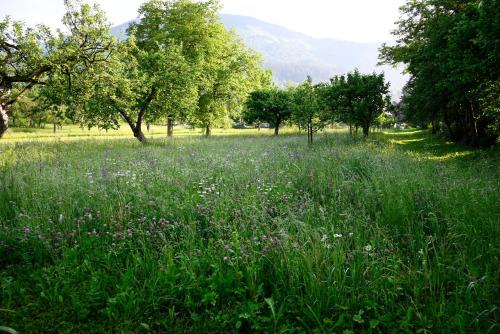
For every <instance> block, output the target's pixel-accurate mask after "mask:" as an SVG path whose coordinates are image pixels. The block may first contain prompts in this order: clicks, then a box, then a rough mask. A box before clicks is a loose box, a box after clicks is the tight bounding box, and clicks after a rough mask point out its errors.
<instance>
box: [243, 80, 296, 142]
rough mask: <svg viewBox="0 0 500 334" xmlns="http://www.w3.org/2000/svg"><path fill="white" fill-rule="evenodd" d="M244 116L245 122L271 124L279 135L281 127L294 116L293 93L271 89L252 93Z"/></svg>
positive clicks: (258, 124)
mask: <svg viewBox="0 0 500 334" xmlns="http://www.w3.org/2000/svg"><path fill="white" fill-rule="evenodd" d="M245 107H246V108H245V112H244V114H243V117H244V120H245V122H247V123H249V124H256V125H257V126H260V124H261V123H269V124H270V125H272V126H273V127H274V134H275V135H278V133H279V129H280V126H281V125H282V124H283V122H286V121H287V120H289V119H290V117H291V116H292V107H293V92H292V91H291V90H290V89H288V90H285V89H277V88H271V89H267V90H257V91H253V92H252V93H250V95H249V96H248V99H247V101H246V104H245Z"/></svg>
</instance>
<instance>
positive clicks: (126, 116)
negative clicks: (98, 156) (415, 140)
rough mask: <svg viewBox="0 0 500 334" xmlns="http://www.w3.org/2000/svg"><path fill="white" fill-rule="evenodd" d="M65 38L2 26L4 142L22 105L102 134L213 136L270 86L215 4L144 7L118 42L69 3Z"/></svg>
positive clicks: (101, 19)
mask: <svg viewBox="0 0 500 334" xmlns="http://www.w3.org/2000/svg"><path fill="white" fill-rule="evenodd" d="M65 5H66V7H67V13H66V14H65V16H64V18H63V23H64V25H65V26H66V28H67V32H65V33H63V32H60V31H58V32H57V34H55V35H54V34H52V33H51V31H50V30H49V29H48V28H46V27H43V26H38V27H37V28H30V29H26V28H25V27H24V26H23V25H22V24H21V23H20V22H12V21H11V20H10V19H9V18H8V17H7V18H6V19H4V20H3V21H1V22H0V113H1V117H0V137H1V136H2V135H3V133H4V132H5V131H6V130H7V128H8V124H9V122H8V115H9V113H10V109H11V107H12V105H13V104H14V103H16V102H18V101H19V100H20V99H21V98H22V97H23V96H25V95H27V94H28V97H29V98H30V99H31V100H32V101H35V102H36V104H37V106H38V109H44V110H55V111H54V113H57V112H59V113H60V112H62V111H64V112H65V117H68V118H69V119H71V120H72V121H74V122H78V123H80V124H83V125H86V126H88V127H99V128H102V129H110V128H116V127H118V126H119V124H120V123H122V122H126V123H127V124H128V125H129V126H130V128H131V130H132V132H133V134H134V136H135V137H136V138H137V139H138V140H140V141H145V136H144V133H143V130H142V127H143V124H144V123H153V122H158V121H166V122H167V123H168V124H169V134H170V135H172V132H173V123H174V121H186V122H189V123H191V124H192V125H194V126H198V127H203V128H204V129H205V131H206V134H207V135H209V134H210V132H211V129H212V127H214V126H216V125H219V123H221V122H224V121H226V120H228V119H229V118H230V117H231V116H232V115H235V114H237V113H240V112H241V108H242V107H243V101H244V100H245V98H246V96H247V94H248V93H249V92H250V91H252V90H254V89H258V88H260V87H263V86H266V85H269V84H270V81H271V74H270V73H268V72H266V71H264V70H262V67H261V59H260V57H259V55H258V54H256V53H255V52H254V51H252V50H251V49H249V48H247V47H246V46H245V45H244V43H243V42H242V41H241V40H240V39H239V38H238V37H237V36H236V34H234V33H233V32H232V31H228V30H226V29H225V28H224V26H223V25H222V23H221V22H220V20H219V16H218V12H219V10H220V4H219V2H218V1H216V0H209V1H191V0H175V1H170V0H150V1H147V2H145V3H144V4H143V5H142V6H141V7H140V9H139V18H140V20H139V21H138V22H137V23H135V24H133V25H131V27H130V28H129V29H128V31H127V37H126V38H125V39H124V40H118V39H116V38H115V37H113V36H112V34H111V30H110V25H109V24H108V23H107V21H106V18H105V15H104V13H103V12H102V11H101V10H100V8H99V7H98V6H96V5H94V6H90V5H88V4H81V3H79V2H78V1H77V0H66V1H65Z"/></svg>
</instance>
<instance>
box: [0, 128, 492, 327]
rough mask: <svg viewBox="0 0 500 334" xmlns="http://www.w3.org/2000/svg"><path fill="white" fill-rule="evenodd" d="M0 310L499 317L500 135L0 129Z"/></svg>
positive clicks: (161, 319)
mask: <svg viewBox="0 0 500 334" xmlns="http://www.w3.org/2000/svg"><path fill="white" fill-rule="evenodd" d="M0 166H1V167H0V224H1V230H0V287H1V290H0V325H4V326H8V327H11V328H14V329H16V330H18V331H20V332H27V333H28V332H30V333H31V332H101V333H102V332H147V331H150V332H179V333H183V332H186V333H191V332H214V333H220V332H276V333H294V332H299V333H301V332H303V333H314V332H318V333H323V332H325V333H330V332H340V333H342V332H344V333H351V332H366V333H387V332H395V333H400V332H409V333H414V332H423V333H439V332H442V333H461V332H488V331H489V332H496V331H498V329H499V328H498V315H499V313H498V309H497V307H498V306H497V305H498V300H499V297H500V294H499V290H498V283H499V279H500V269H499V268H500V267H499V265H498V264H499V254H500V252H499V246H500V243H499V232H500V225H499V222H500V207H499V205H498V203H500V193H499V184H498V183H499V180H500V178H499V171H500V168H499V163H498V151H497V150H496V149H495V150H490V151H469V150H467V149H465V148H461V147H459V146H456V145H450V144H447V143H444V142H441V141H439V140H437V139H432V138H430V137H428V136H427V134H426V133H424V132H398V133H387V134H377V135H376V136H375V139H373V140H371V141H365V140H361V139H356V138H350V137H349V136H348V135H346V134H341V133H337V134H329V135H324V136H321V137H320V138H319V140H318V141H317V142H316V143H315V144H314V145H313V146H312V147H308V146H307V143H306V140H305V138H304V137H302V136H296V135H289V136H281V137H276V138H274V137H266V136H264V137H249V136H244V137H237V138H236V137H217V138H212V139H201V138H195V137H186V138H182V139H173V140H163V139H162V140H154V141H152V142H151V143H149V144H148V145H146V146H142V145H140V144H139V143H136V142H135V141H134V140H132V139H130V140H96V139H90V140H87V141H78V142H45V143H20V142H16V143H2V144H0Z"/></svg>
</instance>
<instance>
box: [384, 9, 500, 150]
mask: <svg viewBox="0 0 500 334" xmlns="http://www.w3.org/2000/svg"><path fill="white" fill-rule="evenodd" d="M394 35H395V36H396V37H397V43H396V44H395V45H394V46H388V45H385V46H384V47H383V48H382V49H381V57H380V58H381V60H382V62H385V63H390V64H398V63H404V64H405V65H406V67H407V71H408V72H409V73H410V74H411V79H410V82H409V83H408V85H407V87H406V89H405V96H404V97H403V99H404V101H405V103H404V105H405V108H406V110H405V112H406V113H407V115H408V117H409V118H410V119H411V120H413V121H415V122H417V124H418V123H420V124H425V123H431V122H432V124H433V126H434V128H436V127H438V125H439V123H441V122H442V123H443V124H444V126H445V131H446V132H447V134H448V135H449V136H450V138H451V139H453V140H455V141H463V142H466V143H468V144H471V145H474V146H477V145H481V144H488V143H494V142H496V138H498V135H499V130H500V108H499V105H500V102H499V99H500V94H499V91H500V81H499V80H500V79H499V78H500V46H499V39H498V36H500V5H499V1H498V0H467V1H449V0H412V1H408V2H407V3H406V4H405V5H404V6H403V7H401V19H400V20H399V22H398V28H397V30H396V31H395V32H394Z"/></svg>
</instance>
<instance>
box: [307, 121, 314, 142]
mask: <svg viewBox="0 0 500 334" xmlns="http://www.w3.org/2000/svg"><path fill="white" fill-rule="evenodd" d="M307 143H308V144H309V145H312V143H313V128H312V124H311V123H309V124H307Z"/></svg>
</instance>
